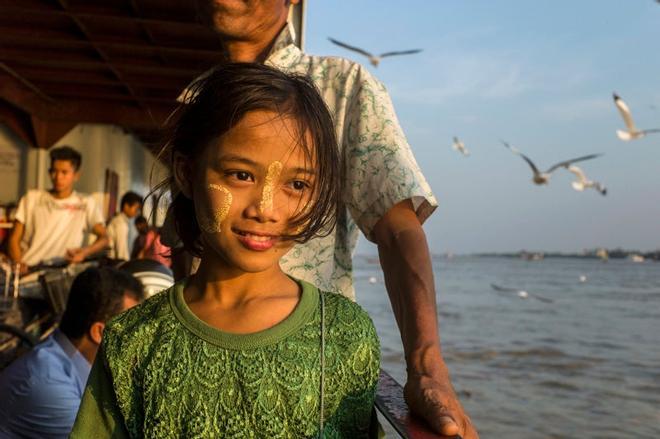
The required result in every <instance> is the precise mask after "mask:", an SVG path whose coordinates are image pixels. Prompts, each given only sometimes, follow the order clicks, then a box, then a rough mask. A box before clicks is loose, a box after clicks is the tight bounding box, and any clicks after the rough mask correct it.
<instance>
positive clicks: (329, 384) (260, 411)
mask: <svg viewBox="0 0 660 439" xmlns="http://www.w3.org/2000/svg"><path fill="white" fill-rule="evenodd" d="M298 282H299V284H300V286H301V288H302V295H301V298H300V302H299V303H298V305H297V306H296V308H295V309H294V311H293V312H292V313H291V315H289V316H288V317H287V318H286V319H285V320H283V321H282V322H280V323H279V324H277V325H275V326H274V327H272V328H269V329H266V330H264V331H260V332H257V333H253V334H230V333H226V332H222V331H219V330H217V329H215V328H213V327H211V326H209V325H207V324H206V323H204V322H203V321H202V320H200V319H198V318H197V317H196V316H195V315H194V314H193V313H192V312H191V310H190V308H188V306H187V304H186V303H185V301H184V299H183V288H184V282H181V283H178V284H176V285H175V286H173V287H172V288H170V289H169V290H167V291H164V292H162V293H160V294H158V295H156V296H154V297H152V298H150V299H149V300H147V301H146V302H145V303H143V304H142V305H140V306H137V307H135V308H133V309H130V310H129V311H127V312H125V313H123V314H121V315H120V316H118V317H117V318H115V319H114V320H113V321H112V322H111V323H110V324H108V326H107V327H106V329H105V333H104V335H103V343H102V346H101V349H100V351H99V354H98V356H97V358H96V361H95V363H94V366H93V368H92V372H91V374H90V377H89V381H88V382H87V388H86V389H85V393H84V396H83V399H82V403H81V406H80V411H79V412H78V417H77V419H76V422H75V425H74V428H73V432H72V435H71V437H73V438H85V439H87V438H91V437H94V438H103V437H134V438H137V437H147V438H165V437H196V438H212V437H232V438H233V437H246V438H247V437H268V438H271V437H282V438H284V437H286V438H301V437H319V436H322V437H324V438H334V437H346V438H358V437H366V436H367V435H368V434H369V427H370V421H371V415H372V408H373V403H374V398H375V389H376V383H377V380H378V371H379V346H378V339H377V336H376V331H375V329H374V326H373V323H372V322H371V319H370V318H369V317H368V316H367V314H366V313H365V312H364V311H363V310H362V309H361V308H360V307H359V306H358V305H357V304H355V303H353V302H351V301H350V300H348V299H346V298H344V297H342V296H340V295H337V294H332V293H325V292H321V293H320V292H319V290H318V289H317V288H316V287H314V286H312V285H311V284H308V283H306V282H303V281H298ZM321 296H322V298H323V300H320V298H321ZM322 304H323V310H324V311H323V316H324V317H323V320H324V328H325V341H324V344H325V347H324V352H325V355H324V358H323V368H324V373H323V389H324V390H323V431H322V434H319V431H320V430H319V426H320V406H321V398H320V396H321V395H320V394H321V391H320V389H321V337H320V333H321V315H322V313H321V308H322Z"/></svg>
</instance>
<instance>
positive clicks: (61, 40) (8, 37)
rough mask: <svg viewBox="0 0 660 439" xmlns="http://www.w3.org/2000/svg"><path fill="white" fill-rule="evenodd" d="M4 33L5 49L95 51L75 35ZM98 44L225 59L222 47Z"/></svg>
mask: <svg viewBox="0 0 660 439" xmlns="http://www.w3.org/2000/svg"><path fill="white" fill-rule="evenodd" d="M0 32H1V33H2V42H3V45H4V46H5V47H12V46H13V47H14V48H16V47H18V48H19V49H20V48H21V47H25V48H30V49H34V48H35V47H37V48H55V49H57V48H62V49H89V48H92V46H93V45H92V43H91V42H90V41H84V40H80V39H76V38H74V37H72V36H66V35H63V34H62V33H61V32H54V33H52V34H49V33H48V32H44V31H38V32H35V33H30V32H23V31H16V30H15V29H9V28H6V27H4V28H3V27H2V26H0ZM94 45H96V46H98V47H103V48H109V49H115V50H122V49H124V50H126V51H130V52H134V53H142V54H149V55H154V54H156V55H157V54H159V53H165V54H171V55H179V56H189V57H198V58H199V59H200V61H206V60H208V59H209V58H217V59H218V61H220V60H221V59H222V52H221V51H220V46H218V49H217V50H210V49H191V48H184V47H173V46H163V45H158V44H156V43H153V44H146V43H144V42H140V41H138V40H134V39H132V40H128V41H127V40H123V41H122V40H120V39H118V40H113V39H109V38H105V37H104V38H95V39H94ZM163 63H164V65H167V64H168V62H167V61H163Z"/></svg>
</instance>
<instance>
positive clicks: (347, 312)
mask: <svg viewBox="0 0 660 439" xmlns="http://www.w3.org/2000/svg"><path fill="white" fill-rule="evenodd" d="M320 296H321V298H322V300H323V308H324V318H325V324H326V325H327V326H328V327H329V328H333V331H332V332H333V333H334V334H335V335H337V336H340V337H342V338H354V339H362V340H371V341H375V342H377V336H376V328H375V326H374V324H373V321H372V320H371V317H369V314H368V313H367V312H366V311H365V310H364V309H363V308H362V307H361V306H360V305H358V304H357V303H356V302H353V301H352V300H350V299H348V298H347V297H345V296H343V295H342V294H338V293H332V292H327V291H321V292H320Z"/></svg>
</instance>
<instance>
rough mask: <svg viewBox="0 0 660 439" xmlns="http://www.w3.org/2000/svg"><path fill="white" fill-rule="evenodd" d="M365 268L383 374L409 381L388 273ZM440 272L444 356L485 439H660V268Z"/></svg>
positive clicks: (505, 262)
mask: <svg viewBox="0 0 660 439" xmlns="http://www.w3.org/2000/svg"><path fill="white" fill-rule="evenodd" d="M355 265H356V270H355V286H356V290H357V296H358V302H359V303H360V304H361V305H362V306H363V307H364V308H366V309H367V311H368V312H369V314H370V315H371V316H372V319H373V320H374V323H375V325H376V328H377V330H378V334H379V336H380V339H381V345H382V366H383V368H385V369H386V370H387V371H389V372H390V373H391V374H392V375H393V376H394V377H395V378H396V379H397V380H399V381H400V382H401V383H403V382H404V379H405V365H404V362H403V349H402V347H401V342H400V339H399V334H398V330H397V327H396V323H395V322H394V316H393V314H392V311H391V308H390V304H389V300H388V298H387V293H386V291H385V286H384V283H383V277H382V273H381V271H380V266H379V265H378V262H377V259H376V258H373V257H366V256H357V257H356V258H355ZM433 265H434V272H435V283H436V291H437V299H438V315H439V319H440V330H441V337H442V345H443V350H444V357H445V360H446V362H447V364H448V366H449V369H450V371H451V374H452V381H453V383H454V387H455V388H456V391H457V392H458V393H459V396H460V398H461V401H462V403H463V405H464V406H465V407H466V409H467V410H468V412H469V413H470V416H471V417H472V420H473V422H474V424H475V425H476V426H477V428H478V430H479V432H480V435H481V437H482V438H501V437H507V438H623V437H625V438H660V263H653V262H645V263H634V262H632V261H628V260H612V261H609V262H607V263H604V262H601V261H597V260H586V259H545V260H543V261H537V262H529V261H523V260H519V259H512V258H496V257H454V258H452V259H446V258H434V260H433ZM371 277H375V278H376V279H375V281H376V283H372V282H373V281H374V279H371V281H370V279H369V278H371ZM491 283H494V284H498V285H502V286H506V287H513V288H517V289H521V290H525V291H527V292H529V293H530V296H531V295H533V294H537V295H539V296H542V297H544V298H549V299H551V300H553V303H545V302H542V301H540V300H536V299H535V298H533V297H528V298H526V299H523V298H520V297H519V296H518V294H517V293H515V292H511V293H504V292H497V291H494V290H493V289H492V288H491V287H490V284H491Z"/></svg>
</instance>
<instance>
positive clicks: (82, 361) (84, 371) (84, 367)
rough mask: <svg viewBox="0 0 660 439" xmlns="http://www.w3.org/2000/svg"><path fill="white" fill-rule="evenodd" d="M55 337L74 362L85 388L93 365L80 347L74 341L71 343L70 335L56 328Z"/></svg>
mask: <svg viewBox="0 0 660 439" xmlns="http://www.w3.org/2000/svg"><path fill="white" fill-rule="evenodd" d="M53 338H54V339H55V341H56V342H57V344H58V345H60V347H61V348H62V350H63V351H64V353H65V354H66V356H67V357H69V359H70V360H71V363H73V367H74V368H75V369H76V372H77V374H78V377H80V383H81V385H82V388H84V387H85V383H87V378H88V377H89V372H90V370H91V369H92V365H91V364H89V362H88V361H87V359H86V358H85V357H84V356H83V355H82V354H81V353H80V351H79V350H78V349H76V347H75V346H74V345H73V343H71V340H69V337H67V336H66V335H64V333H62V331H60V330H59V329H57V330H55V332H54V333H53ZM82 388H81V389H80V390H81V391H82V390H83V389H82Z"/></svg>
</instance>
